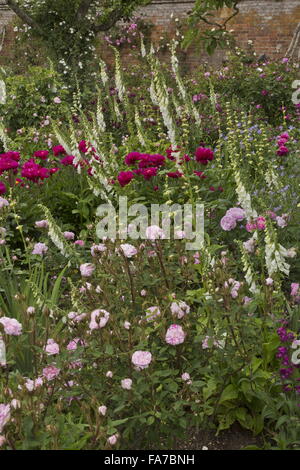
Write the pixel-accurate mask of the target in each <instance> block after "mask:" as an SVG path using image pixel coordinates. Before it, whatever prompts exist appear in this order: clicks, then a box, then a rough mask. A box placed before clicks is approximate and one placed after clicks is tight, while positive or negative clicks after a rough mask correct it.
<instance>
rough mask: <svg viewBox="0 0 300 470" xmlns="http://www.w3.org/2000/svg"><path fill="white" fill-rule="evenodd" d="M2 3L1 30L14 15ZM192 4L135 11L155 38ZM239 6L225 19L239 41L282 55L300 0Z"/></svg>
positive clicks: (168, 0)
mask: <svg viewBox="0 0 300 470" xmlns="http://www.w3.org/2000/svg"><path fill="white" fill-rule="evenodd" d="M4 3H5V0H0V33H1V25H5V24H8V23H9V21H10V20H11V18H12V17H13V15H12V13H11V12H10V10H7V9H5V7H4V6H3V5H4ZM193 4H194V2H193V1H190V0H153V2H152V4H151V5H148V6H147V7H144V8H142V9H141V10H139V12H138V13H139V14H141V15H142V16H143V17H144V19H145V20H146V21H147V20H148V21H150V22H152V23H153V24H154V25H155V26H154V28H153V31H152V36H153V40H154V41H155V40H157V39H159V38H160V36H161V35H162V33H164V32H165V31H169V32H170V34H172V32H174V31H175V24H176V22H175V19H176V18H178V19H179V21H180V20H181V19H183V18H184V17H186V14H187V12H188V11H190V10H191V9H192V8H193ZM1 5H2V6H1ZM239 9H240V13H239V14H238V15H237V16H236V17H235V18H234V19H233V20H232V21H230V23H228V29H234V34H235V37H236V39H237V42H238V45H240V46H245V45H246V44H247V41H248V40H251V41H253V44H254V48H255V50H256V52H257V54H258V55H260V54H266V55H267V56H270V57H283V56H284V54H285V52H286V50H287V48H288V45H289V43H290V41H291V39H292V36H293V31H294V30H295V28H296V26H297V24H298V23H299V22H300V1H299V0H241V2H240V4H239ZM228 13H230V12H229V11H228V9H226V8H225V9H223V10H222V11H221V12H219V14H218V16H220V17H221V18H222V17H223V18H224V17H227V16H228ZM171 15H172V18H171ZM7 29H8V33H7V35H6V39H5V42H4V48H3V51H2V54H5V52H6V51H7V50H9V47H10V46H11V44H10V43H11V42H12V37H13V35H12V29H11V28H9V27H8V28H7ZM0 38H1V34H0ZM0 40H1V39H0ZM126 54H128V51H127V52H126ZM108 55H109V54H108ZM184 57H185V61H186V64H187V65H188V66H189V67H193V66H197V65H198V64H199V62H200V61H202V60H203V59H205V56H203V54H200V53H199V51H197V52H195V51H194V50H192V49H190V50H188V51H187V53H186V54H185V55H184ZM223 57H224V52H223V51H218V52H217V53H216V54H215V55H214V57H213V58H212V59H209V61H210V62H213V63H219V62H220V60H221V59H222V58H223ZM129 60H130V58H129ZM0 63H1V52H0Z"/></svg>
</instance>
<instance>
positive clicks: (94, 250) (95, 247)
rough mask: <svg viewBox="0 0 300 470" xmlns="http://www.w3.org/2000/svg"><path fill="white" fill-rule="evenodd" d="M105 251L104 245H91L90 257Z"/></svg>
mask: <svg viewBox="0 0 300 470" xmlns="http://www.w3.org/2000/svg"><path fill="white" fill-rule="evenodd" d="M106 250H107V248H106V246H105V245H104V243H100V244H99V245H93V246H92V247H91V255H92V256H97V254H98V253H103V252H104V251H106Z"/></svg>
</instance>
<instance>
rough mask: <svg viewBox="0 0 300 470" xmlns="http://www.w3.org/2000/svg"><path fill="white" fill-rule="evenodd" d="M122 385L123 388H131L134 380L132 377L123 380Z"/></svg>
mask: <svg viewBox="0 0 300 470" xmlns="http://www.w3.org/2000/svg"><path fill="white" fill-rule="evenodd" d="M121 386H122V388H124V390H131V387H132V380H131V379H123V380H121Z"/></svg>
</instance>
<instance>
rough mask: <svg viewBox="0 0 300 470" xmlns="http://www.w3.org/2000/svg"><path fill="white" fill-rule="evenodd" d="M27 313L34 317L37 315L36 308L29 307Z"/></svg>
mask: <svg viewBox="0 0 300 470" xmlns="http://www.w3.org/2000/svg"><path fill="white" fill-rule="evenodd" d="M26 313H28V315H33V314H34V313H35V308H34V307H28V308H27V310H26Z"/></svg>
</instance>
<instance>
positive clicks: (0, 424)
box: [0, 403, 10, 433]
mask: <svg viewBox="0 0 300 470" xmlns="http://www.w3.org/2000/svg"><path fill="white" fill-rule="evenodd" d="M9 420H10V406H9V405H4V404H3V403H1V404H0V433H1V432H2V430H3V428H4V426H5V425H6V424H7V423H8V421H9Z"/></svg>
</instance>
